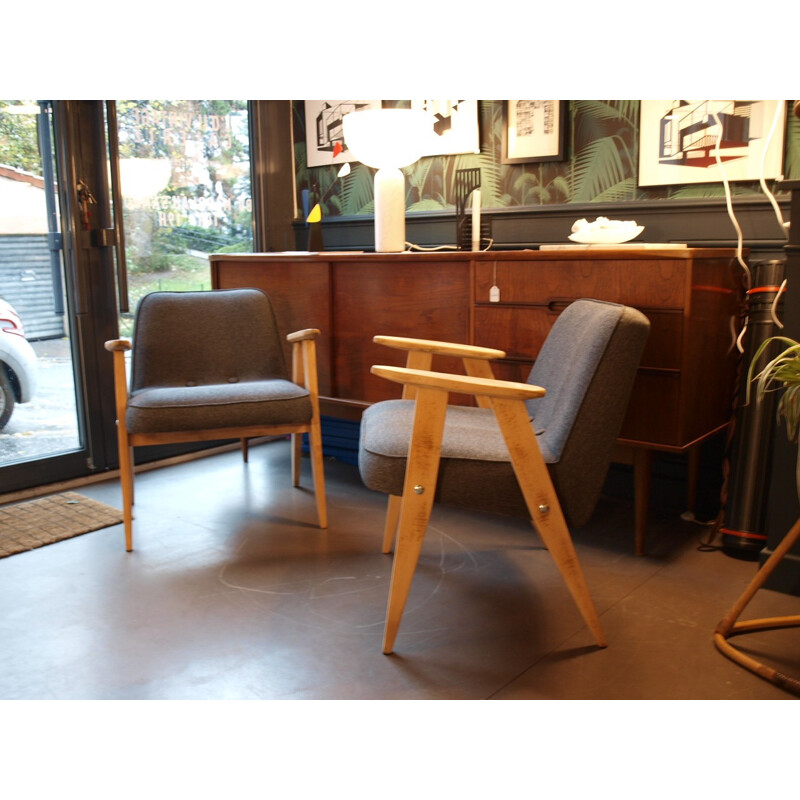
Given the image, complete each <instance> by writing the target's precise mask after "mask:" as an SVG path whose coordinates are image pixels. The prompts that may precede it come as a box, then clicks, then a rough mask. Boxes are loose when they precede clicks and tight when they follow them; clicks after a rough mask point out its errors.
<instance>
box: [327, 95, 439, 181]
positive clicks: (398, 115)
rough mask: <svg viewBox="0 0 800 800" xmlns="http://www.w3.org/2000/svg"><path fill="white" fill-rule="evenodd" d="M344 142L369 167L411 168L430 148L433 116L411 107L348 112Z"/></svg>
mask: <svg viewBox="0 0 800 800" xmlns="http://www.w3.org/2000/svg"><path fill="white" fill-rule="evenodd" d="M342 124H343V126H344V127H343V131H344V141H345V144H346V145H347V148H348V149H349V150H350V152H351V154H352V155H353V157H354V158H355V159H356V160H357V161H360V162H361V163H362V164H366V165H367V166H368V167H375V168H377V169H380V168H381V167H398V168H399V167H407V166H408V165H409V164H413V163H414V162H415V161H417V160H418V159H419V158H421V157H422V156H423V155H424V154H425V152H426V151H427V150H429V149H430V137H431V136H432V134H433V119H432V117H431V116H430V115H429V114H427V113H425V112H424V111H416V110H412V109H410V108H377V109H371V110H368V111H355V112H353V113H351V114H346V115H345V116H344V118H343V120H342Z"/></svg>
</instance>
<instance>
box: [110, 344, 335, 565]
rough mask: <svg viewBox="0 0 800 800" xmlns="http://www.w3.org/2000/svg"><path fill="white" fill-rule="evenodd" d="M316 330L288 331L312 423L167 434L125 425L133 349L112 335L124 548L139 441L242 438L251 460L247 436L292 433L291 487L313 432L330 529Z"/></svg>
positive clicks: (319, 496)
mask: <svg viewBox="0 0 800 800" xmlns="http://www.w3.org/2000/svg"><path fill="white" fill-rule="evenodd" d="M319 335H320V331H319V330H317V329H316V328H307V329H305V330H301V331H296V332H294V333H290V334H289V335H288V336H287V337H286V338H287V340H288V341H289V342H290V343H291V345H292V380H293V381H294V383H296V384H298V385H299V386H302V387H303V388H305V389H307V390H308V392H309V397H310V400H311V406H312V417H311V421H310V422H309V423H307V424H303V425H295V424H292V425H282V424H281V425H251V426H247V427H233V428H213V429H204V430H185V431H169V432H165V433H129V432H128V429H127V426H126V425H125V417H126V412H127V409H128V397H129V394H128V378H127V373H126V369H125V353H126V352H127V351H128V350H130V349H131V342H130V341H129V340H128V339H112V340H110V341H107V342H106V343H105V348H106V350H108V351H110V352H111V353H112V354H113V357H114V395H115V402H116V411H117V441H118V445H119V468H120V483H121V486H122V505H123V518H124V524H125V549H126V550H128V551H129V552H130V551H131V550H133V474H134V467H133V448H134V447H137V446H141V445H154V444H170V443H179V442H201V441H213V440H224V439H240V440H241V444H242V458H243V460H244V461H245V462H247V460H248V439H251V438H255V437H259V436H282V435H286V434H291V437H292V451H291V452H292V485H293V486H299V485H300V466H301V463H300V460H301V446H302V434H304V433H307V434H308V436H309V444H310V448H309V450H310V455H311V468H312V474H313V480H314V493H315V495H316V504H317V518H318V520H319V527H320V528H327V527H328V515H327V505H326V501H325V477H324V472H323V466H322V431H321V425H320V415H319V387H318V382H317V356H316V339H317V337H318V336H319Z"/></svg>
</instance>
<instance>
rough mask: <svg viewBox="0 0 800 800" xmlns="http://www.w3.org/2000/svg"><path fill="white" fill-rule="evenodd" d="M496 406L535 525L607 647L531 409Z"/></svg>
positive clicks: (507, 403)
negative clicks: (541, 446) (530, 416)
mask: <svg viewBox="0 0 800 800" xmlns="http://www.w3.org/2000/svg"><path fill="white" fill-rule="evenodd" d="M492 404H493V406H494V411H495V416H496V417H497V421H498V423H499V424H500V429H501V430H502V432H503V436H504V437H505V440H506V444H507V445H508V450H509V453H510V454H511V462H512V464H513V466H514V471H515V473H516V475H517V481H518V482H519V486H520V489H521V490H522V493H523V495H524V497H525V501H526V503H527V505H528V511H529V513H530V515H531V521H532V522H533V525H534V527H535V528H536V530H537V531H538V532H539V535H540V536H541V537H542V540H543V541H544V543H545V546H546V547H547V549H548V550H549V551H550V554H551V555H552V557H553V560H554V561H555V563H556V567H557V568H558V571H559V572H560V573H561V576H562V577H563V579H564V582H565V583H566V584H567V588H568V589H569V592H570V594H571V595H572V598H573V600H574V601H575V604H576V605H577V607H578V610H579V611H580V613H581V616H582V617H583V620H584V622H585V623H586V625H587V626H588V628H589V630H590V631H591V632H592V634H593V636H594V638H595V641H596V642H597V645H598V647H605V646H606V640H605V636H604V635H603V631H602V628H601V627H600V620H599V619H598V616H597V612H596V610H595V607H594V603H593V602H592V598H591V595H590V594H589V587H588V586H587V585H586V580H585V578H584V576H583V570H582V569H581V566H580V562H579V561H578V556H577V553H576V552H575V546H574V545H573V543H572V537H571V536H570V533H569V528H568V527H567V523H566V520H565V519H564V514H563V512H562V510H561V504H560V503H559V502H558V497H557V495H556V492H555V488H554V487H553V483H552V480H551V479H550V473H549V472H548V471H547V465H546V464H545V463H544V459H543V458H542V455H541V451H540V450H539V444H538V442H537V441H536V434H535V433H534V432H533V428H532V426H531V424H530V419H529V417H528V412H527V409H526V408H525V405H524V403H522V402H521V401H519V400H503V399H499V398H494V399H493V401H492Z"/></svg>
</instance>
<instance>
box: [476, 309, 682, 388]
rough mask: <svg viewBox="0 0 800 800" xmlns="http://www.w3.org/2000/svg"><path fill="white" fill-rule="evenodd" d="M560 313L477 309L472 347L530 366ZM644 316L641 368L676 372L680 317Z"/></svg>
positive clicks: (650, 312) (655, 312) (651, 312)
mask: <svg viewBox="0 0 800 800" xmlns="http://www.w3.org/2000/svg"><path fill="white" fill-rule="evenodd" d="M561 310H563V307H562V308H559V309H558V311H556V310H554V309H552V308H548V307H546V306H545V307H541V306H539V307H537V306H503V305H485V306H484V305H480V306H476V307H475V317H474V340H475V344H476V345H479V346H481V347H497V348H499V349H500V350H505V351H506V355H507V356H508V358H509V359H511V360H514V361H517V360H519V361H523V362H529V363H531V362H533V360H534V359H535V358H536V356H537V354H538V353H539V350H540V349H541V347H542V344H543V343H544V340H545V339H546V338H547V334H548V333H549V332H550V328H552V327H553V323H554V322H555V321H556V319H557V318H558V315H559V313H560V312H561ZM643 313H644V314H645V316H646V317H647V318H648V319H649V320H650V335H649V337H648V339H647V344H646V345H645V350H644V353H643V354H642V360H641V366H642V367H643V368H648V369H657V370H669V371H676V372H677V371H678V370H680V368H681V347H682V330H683V315H682V314H681V312H680V311H670V310H666V309H644V310H643Z"/></svg>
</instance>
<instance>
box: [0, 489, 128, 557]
mask: <svg viewBox="0 0 800 800" xmlns="http://www.w3.org/2000/svg"><path fill="white" fill-rule="evenodd" d="M120 522H122V512H121V511H118V510H117V509H116V508H111V506H107V505H105V504H103V503H98V502H97V501H96V500H91V499H90V498H88V497H84V496H83V495H81V494H76V493H75V492H64V493H63V494H55V495H52V496H50V497H43V498H41V499H39V500H28V501H27V502H25V503H16V504H15V505H10V506H2V507H0V558H5V557H6V556H13V555H14V554H15V553H23V552H25V551H26V550H33V549H34V548H36V547H43V546H44V545H46V544H53V542H60V541H62V540H63V539H71V538H72V537H73V536H80V535H81V534H82V533H89V532H90V531H96V530H99V529H100V528H105V527H107V526H109V525H116V524H118V523H120Z"/></svg>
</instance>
